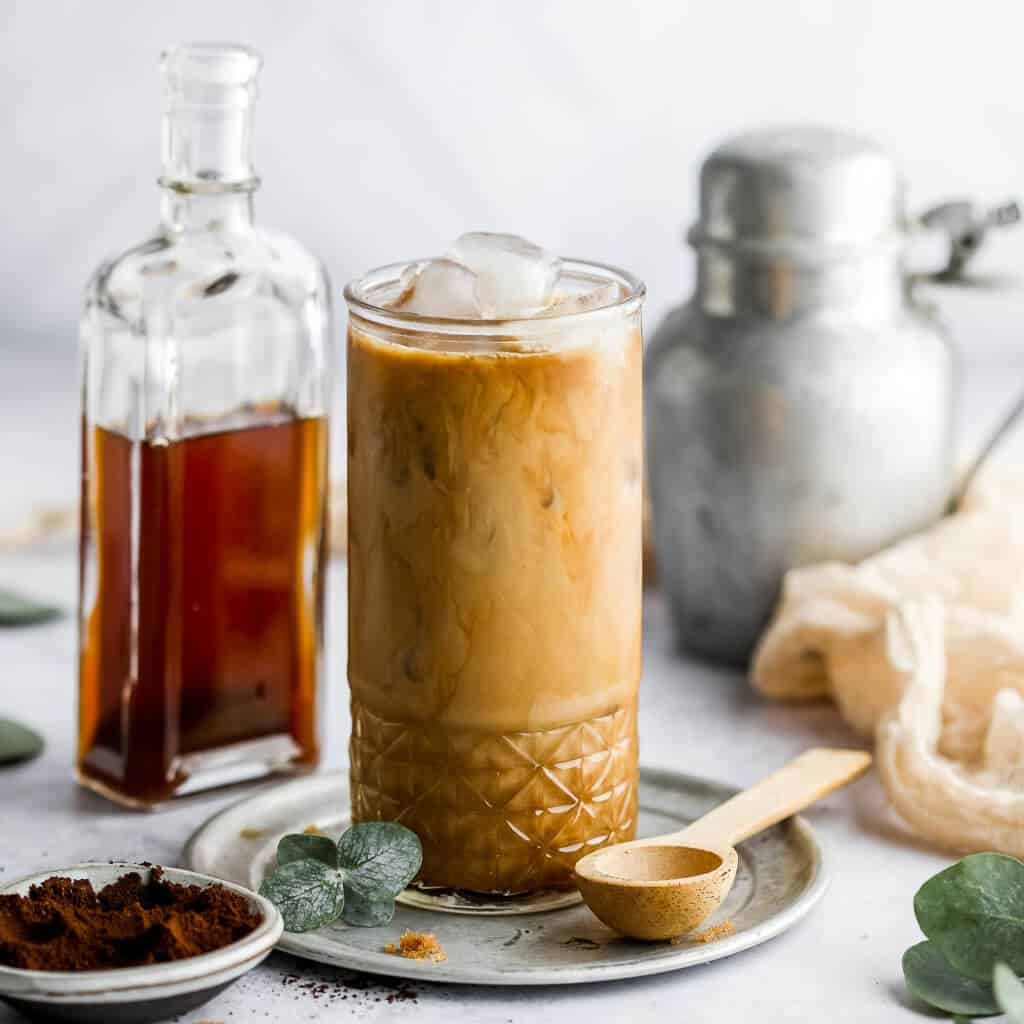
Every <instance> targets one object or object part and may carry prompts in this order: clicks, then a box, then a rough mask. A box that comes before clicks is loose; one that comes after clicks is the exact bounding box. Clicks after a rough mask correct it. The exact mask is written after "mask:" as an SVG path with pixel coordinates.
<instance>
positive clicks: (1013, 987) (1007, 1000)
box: [992, 963, 1024, 1024]
mask: <svg viewBox="0 0 1024 1024" xmlns="http://www.w3.org/2000/svg"><path fill="white" fill-rule="evenodd" d="M992 988H993V990H994V991H995V994H996V1002H997V1003H998V1004H999V1006H1000V1008H1001V1009H1002V1011H1003V1013H1005V1014H1006V1016H1007V1017H1008V1018H1009V1019H1010V1024H1024V984H1022V983H1021V980H1020V979H1019V978H1018V977H1017V975H1016V974H1014V973H1013V971H1011V970H1010V968H1009V967H1007V966H1006V964H1004V963H998V964H996V966H995V970H994V971H993V972H992Z"/></svg>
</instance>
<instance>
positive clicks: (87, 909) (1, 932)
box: [0, 868, 262, 971]
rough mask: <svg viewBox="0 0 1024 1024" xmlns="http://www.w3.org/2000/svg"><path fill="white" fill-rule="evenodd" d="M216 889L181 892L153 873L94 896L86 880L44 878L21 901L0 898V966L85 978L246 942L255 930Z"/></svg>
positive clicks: (235, 896)
mask: <svg viewBox="0 0 1024 1024" xmlns="http://www.w3.org/2000/svg"><path fill="white" fill-rule="evenodd" d="M261 920H262V917H261V915H260V914H259V913H257V912H254V911H253V910H251V909H250V906H249V902H248V901H247V900H246V899H245V897H244V896H242V895H240V894H239V893H236V892H233V891H232V890H230V889H226V888H224V887H223V886H220V885H213V886H209V887H208V888H202V887H200V886H197V885H179V884H178V883H176V882H168V881H166V880H165V879H164V878H163V872H162V871H161V870H160V868H152V869H151V870H150V872H149V877H148V878H147V879H145V880H143V878H142V876H141V875H139V874H138V872H134V871H133V872H131V873H129V874H126V875H123V876H122V877H121V878H119V879H117V881H115V882H111V883H110V884H109V885H107V886H105V887H104V888H102V889H101V890H100V891H99V892H96V891H95V890H94V889H93V887H92V883H91V882H89V881H88V880H85V879H70V878H58V877H54V878H47V879H46V881H44V882H42V883H40V884H39V885H33V886H32V888H31V889H30V890H29V893H28V895H27V896H21V895H0V964H5V965H6V966H8V967H22V968H28V969H30V970H37V971H91V970H103V969H107V968H114V967H135V966H138V965H140V964H157V963H165V962H167V961H169V960H182V959H184V958H186V957H190V956H198V955H199V954H200V953H208V952H210V951H211V950H214V949H220V948H221V947H222V946H227V945H229V944H230V943H232V942H235V941H237V940H238V939H241V938H244V937H245V936H246V935H248V934H249V933H250V932H251V931H253V930H254V929H255V928H256V927H257V926H258V925H259V924H260V922H261Z"/></svg>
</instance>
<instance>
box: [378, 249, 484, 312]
mask: <svg viewBox="0 0 1024 1024" xmlns="http://www.w3.org/2000/svg"><path fill="white" fill-rule="evenodd" d="M475 295H476V277H475V276H474V275H473V273H472V272H471V271H469V270H467V269H466V268H465V267H464V266H462V265H461V264H460V263H456V262H454V261H453V260H446V259H440V260H431V261H430V262H429V263H426V264H424V266H423V267H422V268H421V269H420V271H419V273H418V274H416V276H415V278H414V279H412V280H406V279H405V277H404V276H403V280H402V292H401V294H400V295H399V297H398V301H397V302H396V303H395V305H394V308H395V309H400V310H402V311H403V312H405V313H421V314H423V315H424V316H440V317H478V316H480V310H479V309H478V308H477V304H476V297H475Z"/></svg>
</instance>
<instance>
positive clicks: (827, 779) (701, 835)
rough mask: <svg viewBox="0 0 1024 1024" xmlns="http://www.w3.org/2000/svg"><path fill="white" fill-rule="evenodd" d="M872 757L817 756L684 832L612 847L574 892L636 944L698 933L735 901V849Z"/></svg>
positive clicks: (593, 860) (585, 864) (587, 863)
mask: <svg viewBox="0 0 1024 1024" xmlns="http://www.w3.org/2000/svg"><path fill="white" fill-rule="evenodd" d="M870 764H871V755H870V754H866V753H864V752H863V751H860V750H827V749H815V750H809V751H807V752H806V753H805V754H802V755H801V756H800V757H798V758H796V760H794V761H791V762H790V763H789V764H788V765H786V766H785V767H784V768H782V769H780V770H779V771H777V772H776V773H775V774H774V775H770V776H769V777H768V778H767V779H764V780H763V781H762V782H759V783H758V784H757V785H756V786H754V787H753V788H752V789H748V790H747V791H746V792H744V793H740V794H738V795H737V796H734V797H732V799H730V800H727V801H726V802H725V803H724V804H722V805H720V806H719V807H716V808H715V809H714V810H713V811H711V812H709V813H708V814H706V815H704V817H703V818H701V819H700V820H699V821H696V822H694V823H693V824H692V825H690V826H689V827H688V828H685V829H683V830H682V831H681V832H673V833H670V834H668V835H664V836H653V837H652V838H650V839H635V840H633V841H632V842H629V843H620V844H618V845H616V846H606V847H603V848H602V849H600V850H595V851H594V852H593V853H590V854H587V856H586V857H583V858H582V859H581V860H579V861H578V862H577V864H576V884H577V885H578V886H579V890H580V892H581V893H582V894H583V898H584V899H585V900H586V901H587V905H588V906H589V907H590V909H591V910H592V911H593V912H594V913H595V914H596V915H597V916H598V917H599V918H600V919H601V920H602V921H604V923H605V924H607V925H608V926H609V927H611V928H614V929H615V930H616V931H619V932H622V934H623V935H629V936H630V937H632V938H635V939H652V940H653V939H671V938H675V937H676V936H679V935H685V934H686V933H687V932H689V931H692V930H693V929H694V928H696V927H697V926H698V925H699V924H700V923H701V922H702V921H704V920H706V919H707V918H708V917H709V916H710V915H711V914H712V913H714V911H715V910H716V909H717V908H718V907H719V906H720V905H721V903H722V901H723V900H724V899H725V898H726V896H728V895H729V890H730V889H731V888H732V884H733V882H734V881H735V879H736V869H737V867H738V866H739V857H738V855H737V853H736V850H735V848H734V847H735V845H736V844H737V843H739V842H742V841H743V840H744V839H747V838H749V837H750V836H752V835H754V834H756V833H757V832H760V831H762V830H763V829H766V828H768V827H770V826H771V825H775V824H777V823H778V822H780V821H782V820H783V818H788V817H789V816H790V815H791V814H795V813H796V812H797V811H800V810H802V809H803V808H804V807H807V806H808V805H809V804H812V803H813V802H814V801H815V800H818V799H819V798H820V797H822V796H824V795H825V794H826V793H831V792H832V791H833V790H834V789H837V788H838V787H840V786H844V785H846V783H847V782H849V781H851V780H852V779H854V778H856V777H857V776H858V775H860V774H861V773H862V772H864V771H865V770H866V769H867V767H868V765H870Z"/></svg>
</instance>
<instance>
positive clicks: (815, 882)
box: [185, 770, 825, 985]
mask: <svg viewBox="0 0 1024 1024" xmlns="http://www.w3.org/2000/svg"><path fill="white" fill-rule="evenodd" d="M734 792H735V790H734V789H732V788H730V787H728V786H722V785H719V784H717V783H714V782H707V781H704V780H701V779H696V778H692V777H691V776H688V775H679V774H675V773H671V772H662V771H648V770H645V771H642V772H641V780H640V834H641V835H654V834H656V833H659V832H669V831H673V830H675V829H679V828H682V827H683V826H684V825H686V824H688V823H689V822H691V821H693V820H694V819H696V818H698V817H700V816H701V815H702V814H704V813H705V812H706V811H708V810H710V809H711V808H712V807H714V806H715V805H717V804H719V803H721V802H722V801H723V800H725V799H727V798H728V797H730V796H732V795H733V793H734ZM348 805H349V801H348V783H347V779H346V777H345V776H343V775H341V774H336V775H313V776H309V777H307V778H302V779H296V780H295V781H292V782H287V783H285V784H283V785H279V786H275V787H273V788H270V789H265V790H263V791H262V792H260V793H257V794H256V795H254V796H252V797H249V798H247V799H245V800H243V801H241V802H240V803H237V804H234V805H233V806H231V807H229V808H227V809H226V810H224V811H222V812H221V813H219V814H218V815H216V816H215V817H213V818H211V819H210V820H209V821H208V822H207V823H206V824H205V825H203V826H202V827H201V828H200V829H199V830H198V831H197V832H196V833H195V834H194V835H193V836H192V838H191V839H190V840H189V842H188V845H187V846H186V849H185V860H186V863H187V864H188V865H189V866H190V867H191V868H193V869H194V870H196V871H203V872H205V873H207V874H211V875H217V876H218V877H221V878H226V879H229V880H231V881H234V882H238V883H240V884H241V885H245V886H248V887H250V888H253V889H255V888H258V886H259V884H260V881H261V880H262V878H263V876H264V874H266V873H267V872H268V871H269V870H270V869H271V868H272V867H273V863H274V850H275V847H276V846H277V841H278V839H279V838H280V837H281V836H282V835H284V834H285V833H286V832H301V831H302V830H303V829H304V828H306V827H307V826H309V825H316V826H317V827H318V828H320V829H322V830H323V831H325V832H328V833H330V834H331V835H338V834H340V833H341V832H342V831H343V830H344V829H345V827H346V826H347V825H348V823H349V814H348ZM739 855H740V867H739V873H738V874H737V876H736V883H735V885H734V886H733V889H732V892H731V893H730V894H729V898H728V899H727V900H726V902H725V904H724V905H723V906H722V907H721V908H720V909H719V911H718V913H717V914H715V915H714V916H713V917H712V918H711V919H710V920H709V921H708V922H707V923H706V924H705V925H704V928H705V929H706V928H708V927H711V926H714V925H716V924H719V923H722V922H724V921H730V922H731V923H732V926H733V931H732V932H731V933H730V934H728V935H726V936H724V937H722V938H719V939H716V940H715V941H713V942H699V941H696V940H690V941H683V942H680V943H678V944H675V945H674V944H672V943H668V942H660V943H643V942H636V941H634V940H631V939H625V938H622V937H621V936H619V935H616V934H615V933H614V932H613V931H611V930H610V929H609V928H607V927H605V926H604V925H603V924H601V922H600V921H598V920H597V918H596V917H594V916H593V915H592V914H591V913H590V911H589V910H587V908H586V907H585V906H582V905H579V904H578V905H576V906H572V907H566V908H563V909H559V910H550V911H547V912H546V913H539V914H538V913H533V914H521V915H497V916H492V915H487V914H452V913H449V912H444V911H437V910H426V909H422V908H418V907H413V906H399V907H397V908H396V913H395V919H394V921H392V923H391V924H390V925H388V926H386V927H385V928H349V927H346V926H345V925H343V924H338V925H331V926H329V927H327V928H321V929H320V930H319V931H316V932H305V933H301V934H292V933H288V932H285V934H284V935H283V936H282V938H281V940H280V942H279V943H278V949H282V950H285V951H286V952H288V953H292V954H293V955H295V956H299V957H305V958H306V959H309V960H315V961H318V962H319V963H325V964H333V965H335V966H338V967H349V968H356V969H358V970H362V971H369V972H370V973H373V974H388V975H391V976H397V977H402V978H416V979H419V980H422V981H426V980H429V981H448V982H462V983H465V984H483V985H550V984H559V985H565V984H576V983H581V982H588V981H610V980H612V979H615V978H633V977H639V976H641V975H645V974H660V973H661V972H663V971H674V970H678V969H679V968H682V967H691V966H693V965H694V964H703V963H708V962H709V961H711V960H717V959H719V958H720V957H724V956H730V955H731V954H733V953H738V952H740V950H744V949H749V948H750V947H751V946H756V945H758V944H759V943H761V942H764V941H766V940H767V939H770V938H772V937H773V936H775V935H778V934H779V933H780V932H782V931H785V929H787V928H789V927H790V926H791V925H793V924H795V923H796V922H797V921H799V920H800V918H802V917H803V916H804V915H805V914H806V913H807V912H808V911H809V910H810V909H811V908H812V907H813V906H814V904H815V903H816V902H817V901H818V899H819V898H820V897H821V895H822V894H823V892H824V890H825V872H824V868H823V865H822V859H821V850H820V848H819V847H818V843H817V841H816V840H815V837H814V833H813V831H812V830H811V828H810V826H809V825H808V824H807V823H806V822H805V821H803V820H802V819H801V818H792V819H790V820H789V821H786V822H783V823H782V824H781V825H777V826H776V827H775V828H772V829H769V830H768V831H767V832H762V833H761V835H759V836H756V837H755V838H754V839H751V840H749V841H747V842H745V843H743V844H742V845H741V846H740V847H739ZM405 929H410V930H412V931H430V932H434V933H435V934H436V935H437V938H438V940H439V941H440V943H441V944H442V946H443V947H444V949H445V950H446V952H447V954H448V959H447V960H446V961H445V962H443V963H437V964H435V963H425V962H421V961H414V960H405V959H402V958H401V957H398V956H394V955H391V954H388V953H385V952H384V951H383V946H384V944H385V943H387V942H395V941H397V938H398V936H399V934H400V933H401V932H402V931H404V930H405Z"/></svg>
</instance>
